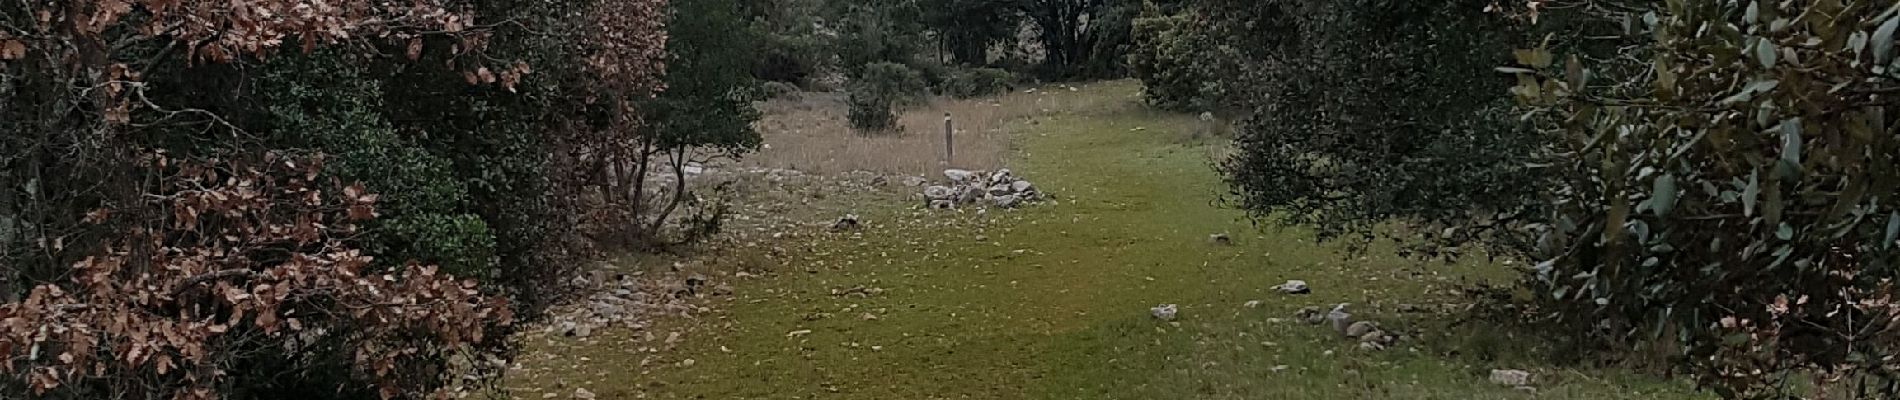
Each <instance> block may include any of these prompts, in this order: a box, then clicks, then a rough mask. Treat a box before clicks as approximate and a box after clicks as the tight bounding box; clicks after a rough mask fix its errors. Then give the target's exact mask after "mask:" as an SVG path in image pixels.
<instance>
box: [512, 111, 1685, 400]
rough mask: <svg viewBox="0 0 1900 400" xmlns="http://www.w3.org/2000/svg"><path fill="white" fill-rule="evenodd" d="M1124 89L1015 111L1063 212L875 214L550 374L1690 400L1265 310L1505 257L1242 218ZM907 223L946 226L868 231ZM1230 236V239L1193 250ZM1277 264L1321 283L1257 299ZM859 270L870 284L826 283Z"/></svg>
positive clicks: (828, 393) (1391, 317) (705, 381)
mask: <svg viewBox="0 0 1900 400" xmlns="http://www.w3.org/2000/svg"><path fill="white" fill-rule="evenodd" d="M1137 90H1138V87H1137V86H1135V85H1134V84H1131V83H1126V82H1115V83H1104V84H1097V85H1091V86H1088V87H1085V88H1083V89H1082V90H1081V91H1077V92H1071V93H1061V92H1058V93H1054V94H1051V95H1050V96H1052V97H1057V96H1060V98H1056V99H1052V100H1051V103H1050V104H1051V105H1050V110H1049V111H1047V112H1045V113H1044V114H1043V115H1042V116H1039V117H1037V118H1035V119H1034V120H1030V121H1021V122H1020V123H1017V124H1014V125H1013V129H1012V130H1014V131H1015V132H1016V135H1017V137H1018V139H1017V141H1018V152H1017V153H1018V154H1017V157H1016V159H1015V161H1014V162H1013V166H1015V167H1017V168H1015V169H1016V170H1017V171H1018V173H1019V175H1022V176H1025V177H1028V178H1029V179H1031V180H1033V181H1035V182H1036V183H1037V184H1038V185H1039V186H1041V187H1042V188H1043V189H1044V190H1045V191H1047V192H1051V193H1056V194H1058V195H1060V196H1061V197H1060V201H1059V203H1058V204H1053V205H1048V204H1045V205H1041V206H1036V207H1033V208H1030V209H1026V210H1020V211H1014V212H993V213H990V214H989V215H985V216H974V215H969V214H962V215H935V216H932V215H929V214H923V213H924V212H922V211H919V210H912V209H909V208H905V207H903V206H905V205H907V204H904V205H893V206H891V207H890V208H889V209H881V210H866V211H865V214H866V217H867V218H869V219H870V220H871V221H872V222H873V226H872V227H871V229H870V230H868V231H867V232H865V233H864V234H863V235H861V236H836V237H831V238H828V239H822V240H821V241H820V243H818V245H817V247H815V248H814V250H811V251H810V254H807V255H806V256H805V258H803V260H806V261H805V265H788V266H785V267H783V268H782V269H781V270H780V271H778V272H777V273H776V274H774V275H772V276H771V277H769V278H765V279H757V280H750V281H744V282H741V283H739V284H738V289H739V290H738V292H739V295H738V296H737V297H735V298H732V299H730V300H727V301H726V302H725V303H724V304H722V305H718V306H716V307H715V308H718V309H720V310H721V311H718V312H716V313H715V314H714V315H712V316H701V317H699V318H698V319H696V320H694V321H690V322H687V323H684V324H685V327H684V328H683V329H686V330H687V332H689V333H688V334H687V335H686V337H688V338H691V339H690V340H687V341H684V342H682V344H680V345H679V347H678V348H675V349H672V350H669V351H666V352H664V353H654V354H648V353H643V352H640V351H637V349H636V348H635V347H636V346H640V345H638V344H634V342H631V341H629V342H626V343H627V344H623V345H600V344H597V345H594V346H591V347H561V348H560V349H561V350H544V351H567V352H573V353H578V354H567V355H564V356H563V357H560V358H558V360H560V361H552V362H570V363H572V362H577V361H574V360H575V359H578V358H579V357H581V356H586V357H588V360H589V363H591V366H590V367H589V368H588V369H587V370H588V371H589V372H586V373H576V374H575V375H574V376H570V377H566V378H564V379H567V380H569V381H574V382H577V384H578V382H579V381H586V382H589V384H591V385H592V386H591V387H594V388H595V389H593V391H594V392H595V393H598V394H600V395H601V397H602V398H635V397H646V398H695V399H697V398H704V399H728V398H760V399H763V398H773V399H790V398H824V399H832V398H837V399H1017V398H1033V399H1188V398H1195V399H1280V398H1287V399H1295V398H1297V399H1363V398H1403V399H1474V398H1476V399H1490V398H1498V399H1514V398H1551V399H1584V398H1589V399H1602V398H1629V399H1638V398H1641V399H1648V398H1689V397H1688V396H1686V395H1684V394H1683V393H1682V391H1683V388H1682V387H1681V386H1680V385H1675V384H1666V383H1659V382H1656V381H1653V380H1649V379H1646V378H1635V377H1629V376H1623V375H1621V374H1614V373H1607V372H1602V371H1574V370H1562V369H1551V368H1545V367H1540V365H1542V364H1540V363H1537V362H1535V361H1534V360H1531V359H1530V358H1534V356H1529V355H1524V354H1522V353H1521V352H1517V351H1514V350H1511V349H1513V348H1515V346H1499V343H1502V342H1503V341H1502V340H1490V341H1486V340H1476V339H1473V340H1461V339H1452V338H1450V337H1448V336H1447V335H1442V334H1436V333H1435V332H1423V333H1425V336H1426V339H1423V340H1421V341H1424V342H1429V341H1437V343H1420V342H1412V343H1401V344H1400V345H1399V346H1398V347H1397V348H1395V349H1391V350H1387V351H1383V352H1365V351H1361V350H1359V349H1358V348H1357V347H1356V346H1354V344H1355V343H1354V342H1352V341H1348V340H1344V339H1338V338H1335V337H1332V336H1330V335H1328V334H1326V332H1327V331H1326V330H1324V329H1322V328H1319V327H1315V326H1308V325H1303V324H1299V323H1295V322H1291V321H1278V320H1275V318H1286V317H1287V316H1288V315H1290V314H1291V313H1292V312H1293V311H1294V310H1297V309H1299V308H1300V307H1304V306H1311V305H1322V304H1330V303H1338V302H1348V303H1353V304H1354V305H1355V306H1354V308H1355V310H1356V311H1357V312H1358V313H1359V314H1360V315H1367V316H1371V317H1372V318H1375V319H1379V320H1381V321H1383V322H1386V324H1387V325H1388V326H1397V327H1401V328H1403V329H1413V330H1429V329H1434V327H1436V326H1437V325H1436V324H1432V323H1423V322H1419V321H1427V320H1431V319H1434V318H1444V317H1433V316H1429V315H1421V314H1406V315H1401V314H1400V313H1398V312H1397V311H1396V309H1397V304H1399V303H1414V304H1436V303H1440V302H1448V301H1452V298H1450V297H1446V296H1444V295H1441V294H1438V293H1439V292H1438V290H1442V289H1446V288H1449V287H1452V285H1453V284H1455V283H1456V280H1455V278H1451V276H1467V277H1468V276H1476V275H1484V274H1482V273H1479V272H1478V271H1483V270H1498V269H1499V268H1498V267H1495V266H1489V267H1487V266H1479V265H1463V266H1444V265H1437V264H1431V265H1417V264H1415V263H1413V262H1409V261H1405V260H1400V259H1395V258H1390V257H1382V256H1383V254H1379V253H1380V252H1377V251H1374V252H1372V253H1371V254H1368V256H1370V258H1346V257H1342V256H1341V255H1340V253H1338V252H1337V250H1336V249H1334V248H1331V247H1324V246H1314V245H1312V244H1310V243H1308V242H1307V241H1305V240H1303V239H1302V238H1305V237H1307V236H1305V233H1303V232H1297V231H1292V230H1288V231H1280V230H1267V231H1264V232H1263V231H1261V230H1258V229H1255V228H1254V227H1252V226H1251V225H1250V224H1248V223H1247V222H1246V221H1245V220H1243V219H1241V217H1242V215H1241V214H1240V213H1238V212H1236V211H1233V210H1227V209H1221V208H1218V207H1215V206H1214V205H1213V204H1211V202H1212V199H1213V198H1214V196H1215V195H1216V194H1217V192H1218V191H1219V190H1221V188H1222V184H1221V182H1220V181H1219V178H1218V177H1217V176H1216V175H1215V173H1214V172H1213V171H1212V170H1211V168H1210V165H1209V163H1210V161H1209V160H1210V157H1209V151H1210V147H1209V146H1208V145H1206V144H1202V143H1199V142H1193V141H1188V140H1184V139H1183V137H1184V133H1185V132H1190V131H1191V130H1192V129H1193V127H1194V124H1195V123H1197V122H1195V121H1193V120H1192V119H1191V118H1187V117H1183V116H1178V115H1171V114H1166V113H1159V112H1153V111H1148V110H1145V109H1143V108H1141V107H1140V106H1138V105H1137V103H1136V102H1135V99H1134V97H1135V96H1136V93H1137ZM920 215H921V217H920ZM916 218H922V219H925V220H932V219H935V220H949V221H954V222H946V223H897V222H886V223H879V222H880V221H903V220H907V219H916ZM945 225H947V227H946V226H945ZM1222 232H1228V233H1232V234H1234V237H1235V241H1236V242H1237V245H1236V246H1215V245H1212V244H1210V243H1208V241H1207V236H1208V235H1209V234H1212V233H1222ZM806 270H810V271H811V272H806ZM1441 274H1442V275H1441ZM1286 279H1304V280H1306V281H1308V282H1310V283H1311V284H1312V285H1313V286H1314V287H1315V293H1314V294H1312V295H1310V296H1283V295H1277V294H1273V293H1271V292H1270V290H1269V289H1268V288H1269V287H1270V286H1272V285H1274V284H1277V283H1279V282H1281V281H1284V280H1286ZM854 286H863V287H866V288H876V289H882V291H881V292H879V293H875V294H872V295H869V296H863V297H860V296H855V295H847V296H837V295H833V291H834V290H840V289H847V288H851V287H854ZM1248 300H1261V301H1262V304H1261V305H1260V306H1259V307H1257V308H1248V307H1244V306H1243V305H1242V304H1243V303H1244V302H1246V301H1248ZM1159 303H1176V304H1179V305H1180V307H1181V319H1180V320H1179V321H1178V323H1177V324H1168V323H1160V322H1157V321H1155V320H1153V319H1151V318H1150V317H1149V315H1148V307H1151V306H1154V305H1155V304H1159ZM1454 336H1455V335H1454ZM1446 349H1461V350H1460V352H1461V353H1462V354H1463V355H1460V356H1449V355H1445V354H1443V353H1446V352H1447V351H1448V350H1446ZM643 359H644V360H647V361H648V364H647V365H646V366H641V365H639V363H640V361H639V360H643ZM1480 359H1489V360H1491V361H1477V360H1480ZM687 360H691V361H690V362H689V361H687ZM1493 367H1500V368H1524V369H1532V370H1535V371H1537V372H1538V374H1539V379H1540V384H1539V385H1538V390H1537V391H1536V392H1534V393H1532V392H1526V391H1520V390H1517V389H1512V388H1508V387H1498V386H1494V385H1491V384H1489V383H1487V382H1486V381H1485V377H1484V374H1485V373H1486V371H1488V370H1489V369H1490V368H1493ZM537 395H538V393H529V394H526V395H521V394H518V396H522V397H523V398H536V397H538V396H537Z"/></svg>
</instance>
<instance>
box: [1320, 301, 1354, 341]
mask: <svg viewBox="0 0 1900 400" xmlns="http://www.w3.org/2000/svg"><path fill="white" fill-rule="evenodd" d="M1326 321H1327V322H1331V323H1332V324H1333V333H1335V334H1339V335H1341V336H1344V335H1345V334H1346V329H1347V328H1351V327H1352V314H1350V313H1347V312H1346V303H1340V304H1339V305H1336V306H1333V311H1331V312H1327V313H1326Z"/></svg>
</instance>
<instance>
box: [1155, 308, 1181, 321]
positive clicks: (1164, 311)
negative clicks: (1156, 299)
mask: <svg viewBox="0 0 1900 400" xmlns="http://www.w3.org/2000/svg"><path fill="white" fill-rule="evenodd" d="M1176 312H1177V310H1176V308H1175V307H1174V305H1173V304H1162V305H1158V306H1155V307H1154V308H1150V309H1148V313H1149V314H1152V315H1154V317H1155V319H1159V320H1162V321H1173V320H1174V316H1175V313H1176Z"/></svg>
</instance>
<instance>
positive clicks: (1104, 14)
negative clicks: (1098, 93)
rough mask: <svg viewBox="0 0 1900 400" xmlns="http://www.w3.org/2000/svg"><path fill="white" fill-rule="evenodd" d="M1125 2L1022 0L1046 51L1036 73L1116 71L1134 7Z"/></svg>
mask: <svg viewBox="0 0 1900 400" xmlns="http://www.w3.org/2000/svg"><path fill="white" fill-rule="evenodd" d="M1137 6H1138V4H1136V3H1135V2H1133V1H1129V0H1026V1H1024V2H1023V4H1022V9H1023V14H1024V15H1026V16H1028V17H1029V20H1030V21H1031V22H1034V23H1035V24H1036V28H1037V32H1038V36H1039V39H1041V44H1042V47H1043V48H1044V49H1045V51H1046V52H1047V53H1048V54H1047V55H1046V56H1045V58H1044V59H1043V65H1042V66H1041V73H1042V74H1043V76H1045V77H1050V78H1059V79H1066V78H1093V77H1111V76H1118V75H1120V74H1121V73H1122V72H1123V71H1122V67H1123V63H1124V62H1125V58H1126V52H1127V51H1128V48H1129V45H1130V44H1131V41H1130V40H1131V36H1130V30H1131V24H1132V23H1133V22H1134V17H1135V15H1136V14H1137V13H1138V12H1139V11H1140V9H1139V8H1137Z"/></svg>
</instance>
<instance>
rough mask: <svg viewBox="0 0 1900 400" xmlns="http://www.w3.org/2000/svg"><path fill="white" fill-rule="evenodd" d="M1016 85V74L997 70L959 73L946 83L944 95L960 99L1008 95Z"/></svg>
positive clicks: (951, 76) (970, 70) (988, 69)
mask: <svg viewBox="0 0 1900 400" xmlns="http://www.w3.org/2000/svg"><path fill="white" fill-rule="evenodd" d="M1015 83H1016V74H1012V73H1009V71H1004V70H1000V69H995V68H973V69H968V70H963V71H957V72H956V73H953V74H951V75H950V79H948V80H946V81H944V83H943V89H942V92H943V94H944V95H947V96H951V97H956V98H960V99H968V98H973V97H982V96H991V95H996V94H1001V93H1007V92H1009V91H1010V89H1011V88H1012V87H1013V86H1014V85H1015Z"/></svg>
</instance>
